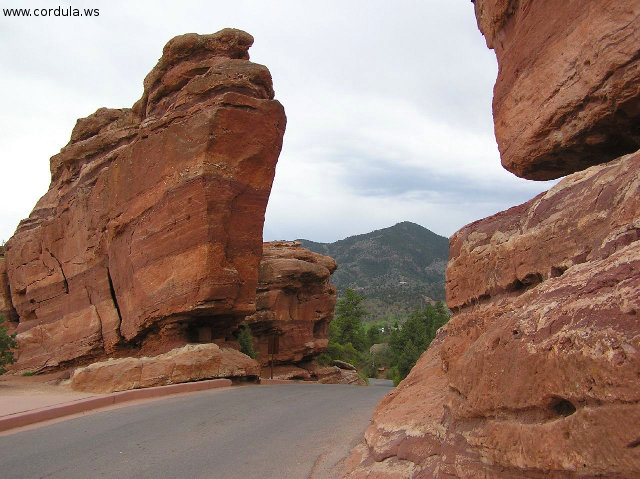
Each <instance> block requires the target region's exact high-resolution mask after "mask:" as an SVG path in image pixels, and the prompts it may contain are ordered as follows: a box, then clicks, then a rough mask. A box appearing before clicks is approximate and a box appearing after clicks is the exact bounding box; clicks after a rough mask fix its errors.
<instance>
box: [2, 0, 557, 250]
mask: <svg viewBox="0 0 640 479" xmlns="http://www.w3.org/2000/svg"><path fill="white" fill-rule="evenodd" d="M16 3H21V4H22V3H24V2H16ZM14 6H15V7H21V8H23V7H25V5H18V4H16V5H3V8H8V7H14ZM36 6H37V5H36V4H35V3H34V4H33V5H31V7H32V8H34V7H36ZM74 6H79V7H84V6H87V7H91V8H100V17H98V18H93V19H87V18H85V19H68V18H67V19H63V18H47V19H37V20H36V19H33V18H31V19H25V18H22V19H16V18H8V17H0V59H1V60H0V67H2V71H3V75H2V77H0V101H1V102H2V105H3V110H2V111H0V154H1V155H2V175H0V239H7V238H8V237H9V236H10V235H11V234H12V232H13V230H14V229H15V227H16V226H17V222H18V220H19V218H21V217H26V216H27V215H28V214H29V211H30V210H31V208H32V207H33V206H34V205H35V203H36V201H37V200H38V198H39V197H40V196H41V195H42V194H44V193H45V191H46V189H47V187H48V175H49V172H48V171H49V167H48V159H49V157H50V156H52V155H53V154H55V153H57V152H58V151H59V149H60V148H61V147H62V146H64V144H65V143H67V141H68V139H69V136H70V133H71V129H72V128H73V125H74V124H75V120H76V119H77V118H79V117H84V116H87V115H89V114H90V113H92V112H93V111H95V110H96V109H97V108H99V107H101V106H107V107H113V108H120V107H129V106H131V105H132V104H133V103H134V102H135V101H136V100H137V99H138V98H139V96H140V95H141V93H142V80H143V78H144V76H145V75H146V73H147V72H148V71H149V70H150V69H151V68H152V66H153V65H154V64H155V62H156V61H157V59H158V57H159V56H160V55H161V51H162V47H163V45H164V44H165V43H166V42H167V41H168V40H169V39H170V38H172V37H173V36H175V35H178V34H181V33H186V32H198V33H210V32H215V31H217V30H220V29H221V28H224V27H228V26H233V27H237V28H242V29H245V30H246V31H248V32H250V33H251V34H252V35H253V36H254V37H255V39H256V41H255V44H254V46H253V47H252V49H251V51H250V53H251V57H252V60H253V61H256V62H258V63H263V64H265V65H267V66H268V67H269V68H270V70H271V72H272V75H273V78H274V86H275V90H276V96H277V98H278V99H279V100H280V101H281V102H282V103H283V105H284V106H285V109H286V112H287V117H288V125H287V132H286V134H285V141H284V148H283V152H282V155H281V157H280V161H279V164H278V168H277V174H276V179H275V183H274V188H273V191H272V196H271V200H270V203H269V207H268V211H267V222H266V224H265V238H266V239H279V238H289V239H292V238H297V237H306V238H309V239H314V240H318V241H333V240H336V239H339V238H343V237H345V236H347V235H350V234H356V233H364V232H367V231H371V230H373V229H376V228H381V227H385V226H389V225H392V224H394V223H396V222H398V221H403V220H410V221H415V222H417V223H420V224H422V225H424V226H426V227H428V228H430V229H432V230H434V231H435V232H437V233H440V234H444V235H449V234H451V233H453V232H454V231H455V230H456V229H458V228H460V227H461V226H463V225H464V224H466V223H468V222H470V221H473V220H475V219H478V218H481V217H483V216H486V215H489V214H493V213H495V212H497V211H499V210H501V209H506V208H508V207H510V206H513V205H514V204H517V203H520V202H522V201H525V200H526V199H528V198H530V197H533V196H534V195H535V194H536V193H537V192H539V191H542V190H543V189H546V188H548V187H549V185H548V184H538V183H531V182H526V181H524V180H519V179H517V178H515V177H514V176H512V175H510V174H509V173H506V172H505V171H504V170H502V168H501V167H500V163H499V155H498V151H497V147H496V145H495V141H494V138H493V124H492V118H491V93H492V87H493V82H494V80H495V75H496V62H495V57H494V55H493V52H491V51H489V50H487V49H486V46H485V43H484V39H483V38H482V36H481V35H480V33H479V32H478V30H477V27H476V25H475V18H474V14H473V5H472V4H471V3H470V2H451V1H449V0H428V1H427V0H421V1H418V0H400V1H398V2H387V1H383V0H352V1H349V2H344V1H342V0H326V1H324V2H300V1H299V0H286V1H285V0H276V1H273V2H264V1H259V0H242V1H235V2H226V3H222V2H210V1H183V2H180V3H176V2H169V1H163V2H159V1H156V2H151V1H140V2H125V1H109V2H107V1H101V0H92V1H80V0H78V1H76V2H74ZM26 7H29V5H26Z"/></svg>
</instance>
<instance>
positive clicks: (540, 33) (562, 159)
mask: <svg viewBox="0 0 640 479" xmlns="http://www.w3.org/2000/svg"><path fill="white" fill-rule="evenodd" d="M474 3H475V10H476V18H477V20H478V26H479V27H480V30H481V31H482V33H483V34H484V36H485V38H486V41H487V45H488V46H489V47H490V48H493V49H494V50H495V52H496V56H497V58H498V65H499V71H498V79H497V81H496V85H495V88H494V97H493V116H494V120H495V133H496V138H497V140H498V147H499V149H500V154H501V157H502V164H503V165H504V167H505V168H506V169H507V170H509V171H511V172H513V173H515V174H516V175H518V176H521V177H524V178H530V179H538V180H539V179H551V178H558V177H560V176H563V175H566V174H569V173H573V172H576V171H580V170H583V169H585V168H587V167H588V166H591V165H594V164H599V163H603V162H607V161H610V160H613V159H615V158H617V157H620V156H622V155H624V154H628V153H632V152H634V151H636V150H637V149H638V148H640V130H639V129H638V123H639V122H640V0H626V1H618V0H593V1H589V2H544V3H541V2H534V1H533V0H475V2H474Z"/></svg>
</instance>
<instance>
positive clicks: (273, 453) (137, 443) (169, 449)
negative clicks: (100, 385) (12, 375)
mask: <svg viewBox="0 0 640 479" xmlns="http://www.w3.org/2000/svg"><path fill="white" fill-rule="evenodd" d="M390 386H391V384H390V381H383V380H373V381H372V385H371V386H369V387H364V386H347V385H337V384H336V385H334V384H292V385H274V386H244V387H234V388H228V389H217V390H216V389H214V390H210V391H203V392H199V393H192V394H188V395H183V396H179V397H173V398H166V399H161V400H157V401H151V402H147V403H144V404H138V405H135V406H129V407H124V408H119V409H111V410H107V411H102V412H96V413H94V414H90V415H87V416H83V417H78V418H75V419H70V420H67V421H63V422H59V423H56V424H51V425H48V426H43V427H40V428H37V429H33V430H28V431H23V432H19V433H15V434H11V435H8V436H4V437H0V477H2V478H4V479H10V478H21V479H22V478H65V479H69V478H118V479H122V478H154V479H159V478H194V479H195V478H208V479H209V478H215V479H227V478H234V479H235V478H243V479H245V478H246V479H253V478H255V479H268V478H278V479H285V478H286V479H298V478H309V477H312V478H314V479H320V478H326V477H329V475H328V474H329V473H328V471H330V470H331V468H332V467H333V466H334V465H335V464H336V463H337V462H338V461H339V460H341V459H342V458H343V457H345V456H346V455H347V454H348V452H349V450H350V449H351V447H352V446H353V445H355V443H356V442H357V441H358V440H359V439H360V438H361V437H362V433H363V432H364V430H365V429H366V427H367V426H368V424H369V418H370V417H371V414H372V412H373V410H374V408H375V405H376V404H377V403H378V401H379V400H380V399H381V398H382V397H383V396H384V395H385V394H386V393H387V392H389V391H390Z"/></svg>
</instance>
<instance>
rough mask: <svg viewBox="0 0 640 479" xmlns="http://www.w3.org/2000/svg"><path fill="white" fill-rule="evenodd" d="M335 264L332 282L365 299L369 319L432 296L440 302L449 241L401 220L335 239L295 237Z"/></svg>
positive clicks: (419, 302) (394, 311)
mask: <svg viewBox="0 0 640 479" xmlns="http://www.w3.org/2000/svg"><path fill="white" fill-rule="evenodd" d="M298 241H300V242H301V243H302V246H304V247H305V248H308V249H310V250H311V251H315V252H316V253H321V254H324V255H327V256H331V257H332V258H334V259H335V260H336V261H337V263H338V270H337V271H336V272H335V273H333V275H332V277H331V282H332V283H333V284H335V285H336V286H337V287H338V292H339V293H341V292H342V291H344V290H345V289H346V288H353V289H354V290H356V291H357V292H358V293H359V294H362V295H364V296H366V297H367V298H368V299H367V301H366V302H365V306H366V308H367V310H368V311H370V312H371V313H372V317H371V318H370V319H372V320H375V319H379V318H380V317H381V316H386V315H388V314H397V313H402V312H408V311H410V310H411V309H412V308H413V307H414V306H416V305H418V304H424V302H428V301H430V300H434V301H444V300H445V293H444V272H445V268H446V266H447V261H448V260H449V240H448V239H447V238H444V237H442V236H439V235H437V234H435V233H433V232H432V231H429V230H428V229H426V228H424V227H422V226H420V225H417V224H415V223H410V222H408V221H404V222H402V223H398V224H397V225H395V226H391V227H389V228H383V229H381V230H376V231H372V232H371V233H366V234H362V235H357V236H350V237H348V238H345V239H343V240H340V241H336V242H335V243H316V242H314V241H309V240H304V239H302V240H298Z"/></svg>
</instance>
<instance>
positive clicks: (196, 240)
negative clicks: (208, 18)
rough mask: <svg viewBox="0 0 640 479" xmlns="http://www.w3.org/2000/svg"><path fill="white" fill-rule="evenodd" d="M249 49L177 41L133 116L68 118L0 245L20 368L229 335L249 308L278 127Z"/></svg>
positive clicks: (188, 38)
mask: <svg viewBox="0 0 640 479" xmlns="http://www.w3.org/2000/svg"><path fill="white" fill-rule="evenodd" d="M252 43H253V38H252V37H251V36H250V35H249V34H247V33H245V32H242V31H239V30H233V29H225V30H222V31H220V32H218V33H215V34H213V35H196V34H187V35H182V36H179V37H176V38H174V39H173V40H171V41H170V42H169V43H168V44H167V45H166V46H165V48H164V50H163V55H162V57H161V58H160V60H159V61H158V64H157V65H156V66H155V67H154V68H153V70H152V71H151V72H150V73H149V75H147V77H146V79H145V81H144V94H143V96H142V98H141V99H140V101H138V102H137V103H136V104H135V105H134V106H133V108H132V109H119V110H114V109H105V108H101V109H99V110H98V111H96V112H95V113H94V114H93V115H91V116H89V117H88V118H84V119H80V120H78V122H77V124H76V126H75V128H74V130H73V132H72V135H71V141H70V142H69V144H68V145H67V146H65V147H64V148H63V149H62V150H61V152H60V153H59V154H58V155H55V156H54V157H52V158H51V175H52V181H51V186H50V188H49V191H48V192H47V193H46V194H45V195H44V196H43V197H42V198H41V199H40V201H39V202H38V203H37V205H36V207H35V208H34V210H33V212H32V213H31V215H30V216H29V218H28V219H26V220H24V221H22V222H21V223H20V226H19V227H18V229H17V231H16V233H15V235H14V236H13V237H12V238H11V239H10V240H9V242H8V243H7V252H6V259H7V266H8V267H7V271H8V277H9V284H10V287H11V298H12V300H13V305H14V306H15V308H16V310H17V313H18V314H19V316H20V325H19V328H18V331H19V335H18V342H19V345H20V349H19V353H18V354H19V356H18V363H17V367H18V368H19V369H25V368H30V369H37V368H45V367H55V366H57V365H64V364H67V363H70V362H77V361H78V360H86V359H89V358H95V357H100V356H104V355H105V354H117V352H118V351H119V350H121V349H122V350H134V351H135V350H136V348H140V347H141V346H142V348H143V350H146V351H147V352H149V351H151V352H153V349H154V347H155V345H156V344H157V343H158V342H159V341H160V342H162V341H165V342H167V341H168V342H171V341H172V338H174V337H176V336H179V337H180V338H184V337H193V336H196V337H197V332H196V329H197V327H199V326H201V325H203V324H204V325H208V326H210V327H212V328H213V331H214V337H224V336H225V335H226V334H228V333H229V332H230V331H231V330H233V329H234V328H235V327H236V325H237V324H238V323H239V322H240V321H241V320H242V319H243V318H244V316H246V315H247V314H251V313H253V312H254V311H255V290H256V285H257V279H258V278H257V271H258V263H259V261H260V258H261V254H262V226H263V222H264V211H265V207H266V204H267V199H268V197H269V193H270V189H271V184H272V181H273V176H274V171H275V164H276V161H277V158H278V155H279V152H280V148H281V146H282V136H283V134H284V129H285V123H286V118H285V115H284V110H283V108H282V106H281V105H280V103H279V102H277V101H275V100H274V99H273V97H274V92H273V88H272V82H271V76H270V74H269V71H268V70H267V68H266V67H264V66H261V65H257V64H254V63H251V62H250V61H249V60H248V59H249V55H248V49H249V47H250V46H251V44H252ZM158 338H160V339H158ZM168 349H170V347H168V346H167V347H165V348H164V350H168ZM129 352H130V351H129ZM161 352H163V351H161Z"/></svg>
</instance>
